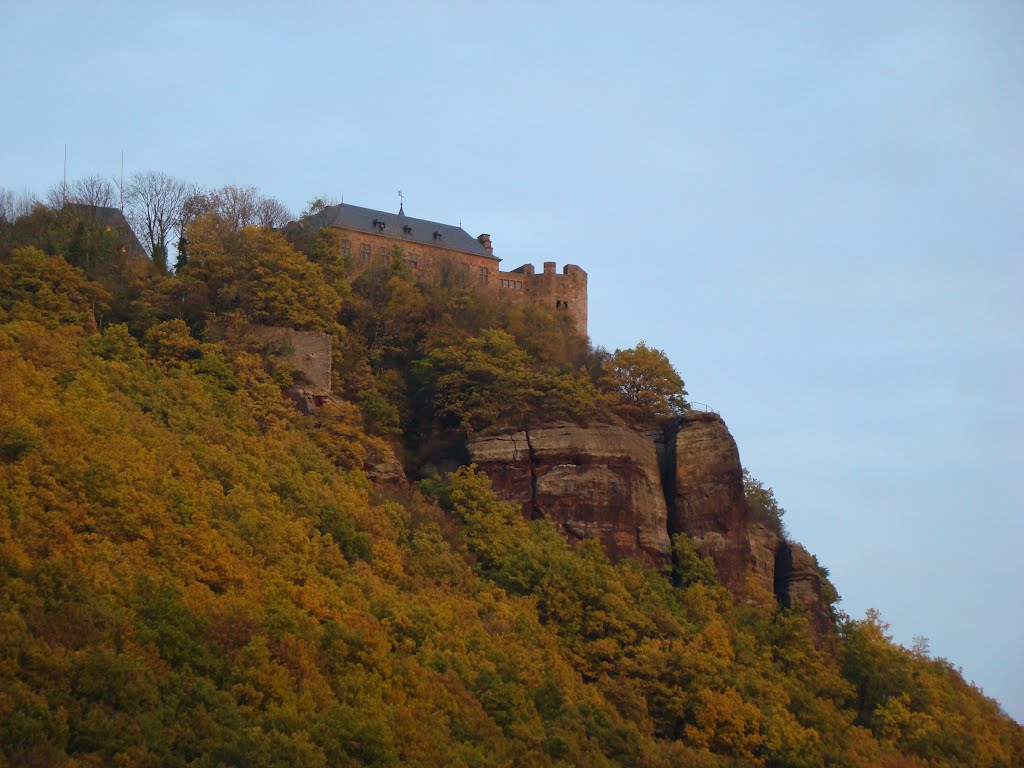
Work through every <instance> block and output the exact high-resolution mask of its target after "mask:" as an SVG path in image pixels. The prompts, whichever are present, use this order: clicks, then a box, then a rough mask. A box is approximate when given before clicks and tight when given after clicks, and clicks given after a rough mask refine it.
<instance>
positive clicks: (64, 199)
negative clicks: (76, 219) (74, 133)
mask: <svg viewBox="0 0 1024 768" xmlns="http://www.w3.org/2000/svg"><path fill="white" fill-rule="evenodd" d="M67 204H68V145H67V143H66V142H65V144H64V183H63V184H61V185H60V207H61V208H63V207H64V206H65V205H67Z"/></svg>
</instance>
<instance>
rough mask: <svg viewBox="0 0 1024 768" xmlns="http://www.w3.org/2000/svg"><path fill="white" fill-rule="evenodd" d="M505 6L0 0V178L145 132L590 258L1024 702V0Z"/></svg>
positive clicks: (598, 323)
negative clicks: (401, 200) (0, 86)
mask: <svg viewBox="0 0 1024 768" xmlns="http://www.w3.org/2000/svg"><path fill="white" fill-rule="evenodd" d="M481 5H482V6H483V7H482V8H481V7H480V6H481ZM512 6H513V4H509V3H503V4H499V3H484V4H478V3H469V2H466V3H437V4H435V5H433V6H432V7H429V8H428V7H427V6H426V5H425V4H412V3H409V4H403V3H401V2H395V3H388V4H375V3H359V4H352V5H348V6H346V5H345V4H342V3H322V4H315V3H289V4H284V3H281V4H267V3H258V2H246V3H231V2H219V3H216V2H210V3H207V2H202V3H176V4H171V3H167V4H165V5H164V6H163V7H153V6H151V4H149V3H139V2H132V3H125V4H112V3H52V2H31V3H29V2H17V3H15V2H10V0H0V66H2V71H3V72H5V74H6V77H5V78H4V91H5V94H4V98H3V99H0V139H2V140H0V185H3V186H5V187H7V188H8V189H15V190H20V189H23V188H27V189H30V190H33V191H35V192H37V193H38V194H42V193H43V192H45V190H46V188H47V187H49V186H50V185H52V184H54V183H57V182H59V180H60V177H61V172H62V164H63V151H64V144H65V143H67V144H68V154H69V158H68V174H69V178H72V179H73V178H79V177H82V176H86V175H90V174H94V173H102V174H115V173H116V172H117V170H118V166H119V162H120V153H121V151H122V149H123V150H124V152H125V167H126V170H127V171H129V172H130V171H133V170H146V169H156V170H162V171H165V172H167V173H170V174H173V175H176V176H179V177H182V178H185V179H189V180H192V181H196V182H199V183H202V184H205V185H210V186H216V185H222V184H228V183H231V184H254V185H256V186H258V187H260V188H261V189H262V190H263V191H264V192H266V193H268V194H273V195H276V196H278V197H280V198H281V199H282V200H284V201H285V202H286V203H287V204H288V205H290V206H291V207H292V208H293V209H295V210H300V209H301V208H302V207H303V205H304V203H305V202H306V201H307V200H309V199H310V198H311V197H313V196H315V195H331V196H334V197H341V196H342V195H344V197H345V200H346V201H348V202H351V203H355V204H358V205H363V206H367V207H371V208H385V209H394V208H397V196H396V194H395V190H397V189H398V188H401V189H402V190H403V191H404V192H405V193H406V195H407V197H406V211H407V212H408V213H409V214H410V215H414V216H417V217H421V218H428V219H436V220H439V221H444V222H448V223H458V222H459V220H460V218H461V220H462V222H463V224H464V225H465V228H466V229H467V230H468V231H470V232H471V233H472V234H474V235H475V234H478V233H479V232H489V233H491V235H492V236H493V239H494V244H495V252H496V254H497V255H499V256H501V257H502V258H504V259H505V260H506V261H505V264H506V266H512V267H514V266H518V265H519V264H522V263H524V262H533V263H534V264H537V265H539V264H540V263H541V262H543V261H557V262H558V263H559V265H561V264H563V263H566V262H571V263H576V264H579V265H580V266H582V267H583V268H584V269H586V270H587V271H588V272H589V274H590V323H591V327H590V330H591V335H592V337H593V339H594V341H595V343H597V344H601V345H604V346H606V347H609V348H615V347H623V346H632V345H633V344H635V343H636V342H637V341H638V340H640V339H645V340H646V341H647V342H648V343H650V344H653V345H655V346H657V347H660V348H663V349H665V350H666V351H667V352H668V353H669V355H670V357H671V358H672V360H673V361H674V362H675V364H676V366H677V367H678V368H679V370H680V372H681V373H682V374H683V376H684V378H685V379H686V380H687V383H688V388H689V391H690V394H691V396H692V397H693V399H695V400H699V401H703V402H707V403H710V404H712V405H713V406H714V407H715V408H716V409H718V410H719V411H720V412H721V413H722V415H723V416H724V417H725V419H726V421H727V422H728V424H729V426H730V428H731V429H732V431H733V433H734V434H735V436H736V438H737V440H738V442H739V446H740V453H741V456H742V458H743V461H744V463H745V464H746V465H747V466H748V467H749V468H750V469H751V470H752V472H753V473H754V474H755V476H757V477H759V478H761V479H763V480H764V481H766V482H767V483H769V484H770V485H771V486H773V487H774V489H775V491H776V494H777V496H778V498H779V499H780V501H781V502H782V504H783V505H784V506H785V507H786V509H787V510H788V513H787V523H788V526H789V528H790V531H791V532H792V534H793V535H794V536H795V537H796V538H797V539H799V540H800V541H802V542H804V543H805V544H806V545H807V546H808V548H809V549H810V550H811V551H812V552H815V553H817V554H818V556H819V558H820V559H821V561H822V563H823V564H825V565H826V566H828V567H829V568H830V569H831V570H832V574H833V577H834V580H835V582H836V584H837V586H838V588H839V590H840V593H841V594H842V595H843V597H844V602H843V607H844V608H845V610H846V611H848V612H849V613H851V614H853V615H855V616H859V615H863V612H864V610H865V609H866V608H868V607H876V608H879V609H880V610H881V611H882V615H883V617H884V618H885V619H887V620H888V621H889V622H891V624H892V629H893V632H894V634H895V636H896V638H897V640H899V641H901V642H904V643H906V644H909V643H910V642H911V640H912V637H913V636H914V635H926V636H928V637H929V638H930V639H931V647H932V650H933V652H934V653H935V654H937V655H942V656H946V657H948V658H950V659H951V660H952V661H953V662H954V663H956V664H958V665H961V666H962V667H963V670H964V674H965V676H966V677H967V678H968V679H973V680H974V681H975V682H976V683H978V684H979V685H980V686H982V687H983V688H984V689H985V691H986V692H987V693H988V694H990V695H992V696H994V697H996V698H998V699H999V700H1000V701H1001V702H1002V703H1003V704H1004V706H1005V707H1006V708H1007V710H1008V711H1009V712H1010V713H1011V714H1012V715H1014V716H1015V717H1016V718H1017V719H1018V720H1021V719H1024V662H1022V657H1021V653H1020V649H1021V648H1022V647H1024V615H1022V607H1021V605H1022V603H1021V597H1020V590H1021V587H1022V586H1024V557H1022V556H1021V554H1020V548H1021V542H1022V541H1024V514H1022V513H1024V493H1022V490H1021V488H1022V482H1021V481H1022V474H1024V406H1022V402H1021V393H1022V392H1024V342H1022V340H1021V336H1022V332H1024V302H1022V289H1024V262H1022V258H1021V257H1022V250H1024V213H1022V212H1024V138H1022V137H1024V88H1022V86H1024V46H1022V45H1021V42H1020V41H1021V40H1022V39H1024V4H1021V3H1019V2H1013V1H1008V2H955V3H944V2H927V3H925V2H899V1H897V2H892V1H887V2H857V3H820V2H815V3H811V2H808V3H799V2H785V3H784V2H757V3H739V2H734V3H719V2H694V3H684V2H679V3H649V4H644V3H639V4H635V5H633V6H632V7H630V8H629V9H628V10H627V9H625V8H624V7H623V5H615V4H610V3H592V2H586V3H583V2H581V3H552V4H525V5H520V6H518V7H512Z"/></svg>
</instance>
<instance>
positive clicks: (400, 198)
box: [398, 190, 405, 211]
mask: <svg viewBox="0 0 1024 768" xmlns="http://www.w3.org/2000/svg"><path fill="white" fill-rule="evenodd" d="M398 210H400V211H402V210H405V195H403V194H402V190H398Z"/></svg>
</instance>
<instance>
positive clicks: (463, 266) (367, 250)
mask: <svg viewBox="0 0 1024 768" xmlns="http://www.w3.org/2000/svg"><path fill="white" fill-rule="evenodd" d="M322 227H329V228H330V229H333V230H335V231H336V232H337V233H338V240H339V242H340V247H341V254H342V256H344V257H345V258H346V260H347V261H348V263H349V264H350V265H351V266H352V269H353V272H354V273H355V274H359V273H360V272H362V271H363V270H365V269H366V268H367V267H368V266H370V264H372V263H374V262H375V261H377V260H380V261H382V262H383V263H385V264H387V263H389V262H390V259H391V258H392V254H393V253H398V254H400V257H401V258H403V259H404V260H405V263H406V265H407V266H408V268H409V270H410V271H411V272H412V273H413V274H414V275H416V276H417V277H419V278H421V279H423V280H439V279H441V278H442V277H443V275H444V273H445V272H446V271H449V270H453V271H457V272H461V273H462V274H463V275H464V276H465V277H466V278H468V280H469V281H470V283H471V284H473V285H474V286H476V287H477V288H478V289H480V290H485V291H491V292H494V293H496V294H498V295H499V296H501V297H502V298H503V299H506V300H508V301H513V302H529V303H533V304H539V305H541V306H545V307H548V308H549V309H550V310H551V311H552V312H555V313H559V314H563V313H564V314H565V315H567V316H568V317H569V318H570V319H571V320H572V322H573V324H574V325H575V326H576V328H577V329H578V330H579V331H580V333H583V334H584V335H585V334H586V333H587V273H586V272H584V271H583V270H582V269H580V268H579V267H577V266H576V265H575V264H567V265H565V266H564V267H563V268H562V272H561V273H559V272H557V271H556V269H555V262H553V261H547V262H544V270H543V272H541V273H540V274H538V273H537V272H535V271H534V267H533V265H532V264H524V265H523V266H521V267H517V268H516V269H513V270H511V271H509V272H505V271H502V269H501V268H500V266H499V264H500V262H501V259H499V258H498V257H497V256H495V255H494V247H493V245H492V244H491V236H490V235H487V234H482V235H479V236H478V237H475V238H474V237H473V236H472V235H470V234H469V233H468V232H466V231H465V230H464V229H462V227H456V226H452V225H451V224H441V223H438V222H436V221H427V220H425V219H415V218H413V217H411V216H406V215H405V210H404V207H402V206H400V207H399V210H398V213H397V214H395V213H387V212H385V211H375V210H372V209H370V208H361V207H359V206H356V205H347V204H345V203H342V204H340V205H331V206H328V207H326V208H324V209H322V210H321V211H319V212H318V213H315V214H313V215H312V216H308V217H306V218H304V219H302V221H299V222H291V223H290V224H289V225H288V228H287V229H286V231H287V230H288V229H291V230H292V231H293V232H296V231H302V230H306V229H310V228H312V229H320V228H322Z"/></svg>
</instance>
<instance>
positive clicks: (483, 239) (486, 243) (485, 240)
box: [476, 235, 494, 253]
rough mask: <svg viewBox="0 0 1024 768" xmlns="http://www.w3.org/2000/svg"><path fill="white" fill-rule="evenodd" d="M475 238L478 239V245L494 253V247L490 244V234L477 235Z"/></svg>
mask: <svg viewBox="0 0 1024 768" xmlns="http://www.w3.org/2000/svg"><path fill="white" fill-rule="evenodd" d="M476 239H477V240H479V241H480V245H482V246H483V247H484V248H486V249H487V252H488V253H494V248H493V247H492V246H491V236H490V235H477V238H476Z"/></svg>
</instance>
